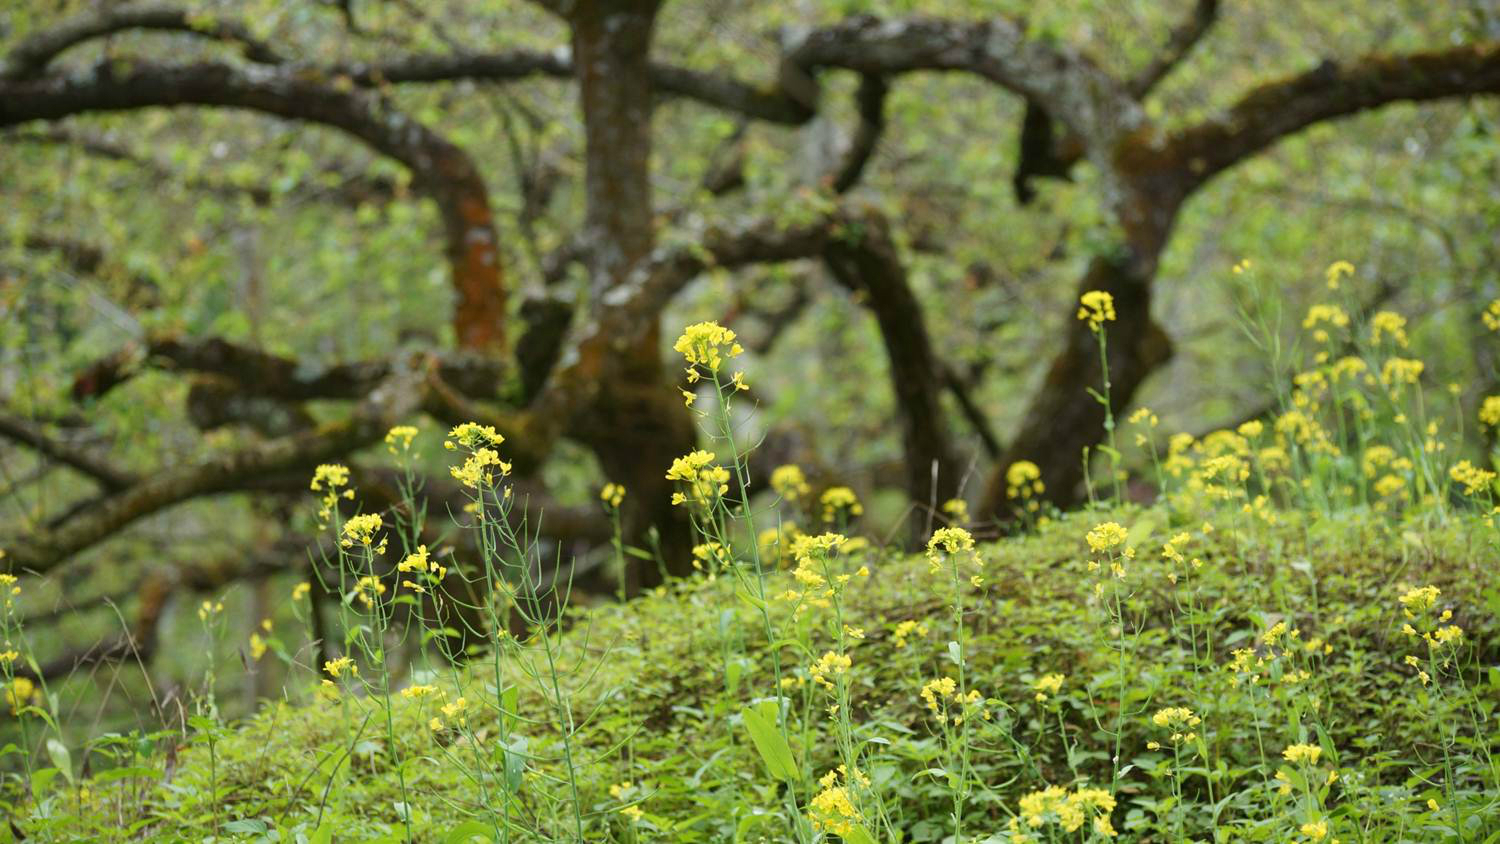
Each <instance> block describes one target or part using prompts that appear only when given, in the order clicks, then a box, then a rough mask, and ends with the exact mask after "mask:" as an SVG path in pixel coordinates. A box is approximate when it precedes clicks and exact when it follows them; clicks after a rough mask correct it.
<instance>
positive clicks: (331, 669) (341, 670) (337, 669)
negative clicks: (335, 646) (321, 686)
mask: <svg viewBox="0 0 1500 844" xmlns="http://www.w3.org/2000/svg"><path fill="white" fill-rule="evenodd" d="M323 670H324V671H327V672H328V676H330V677H334V678H338V677H342V676H344V674H345V673H346V672H347V673H348V675H349V676H350V677H358V676H359V666H358V665H355V664H354V660H352V659H350V658H349V657H347V656H341V657H339V658H338V659H331V660H329V661H327V662H325V663H323Z"/></svg>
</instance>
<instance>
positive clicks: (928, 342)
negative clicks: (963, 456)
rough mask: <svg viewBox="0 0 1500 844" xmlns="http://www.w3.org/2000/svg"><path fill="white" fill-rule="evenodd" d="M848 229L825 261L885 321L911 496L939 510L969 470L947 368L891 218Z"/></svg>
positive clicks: (862, 220)
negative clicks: (948, 404) (963, 463)
mask: <svg viewBox="0 0 1500 844" xmlns="http://www.w3.org/2000/svg"><path fill="white" fill-rule="evenodd" d="M846 228H847V229H848V231H849V232H850V234H848V235H847V236H844V237H838V238H833V239H831V240H829V241H828V244H827V247H826V248H825V249H824V252H823V259H824V261H825V262H826V263H827V265H828V269H829V270H830V271H831V272H832V273H833V277H834V278H835V279H837V280H838V282H839V283H840V284H842V285H843V286H845V287H847V288H849V289H850V290H851V291H856V292H862V293H864V294H865V295H864V304H865V306H866V307H867V308H869V309H870V312H871V313H872V314H873V315H874V316H875V322H876V323H877V324H878V325H879V326H880V336H881V339H882V340H883V341H884V343H885V351H886V363H887V366H888V368H889V370H890V380H891V387H892V390H893V392H894V393H895V394H896V401H895V407H896V414H897V416H898V417H899V418H900V422H901V444H902V449H903V451H904V457H905V464H906V492H907V497H908V500H909V501H912V502H914V503H916V504H918V505H919V508H920V509H922V510H925V509H926V508H927V507H928V506H930V507H932V508H934V509H935V508H936V506H937V505H938V504H941V503H942V502H944V501H946V500H948V499H950V498H952V497H953V496H954V495H955V494H957V492H958V481H959V473H960V472H961V471H962V470H961V469H960V467H959V460H958V456H957V451H956V449H955V448H954V447H953V441H952V437H951V434H950V432H949V430H948V426H947V424H946V422H945V420H946V419H947V414H946V413H945V412H944V410H943V406H942V394H943V389H944V383H943V367H942V365H941V364H940V363H939V362H938V359H937V354H936V353H935V352H934V351H933V348H932V338H931V337H930V336H929V335H928V333H927V322H926V320H925V319H923V317H922V306H921V303H920V302H918V301H917V296H916V294H915V293H913V292H912V289H911V285H910V284H909V283H908V282H907V277H906V267H905V266H904V265H903V264H902V263H901V258H900V256H899V255H898V254H897V252H896V245H895V243H894V242H893V241H892V240H891V235H890V226H889V224H888V223H887V222H886V221H885V218H884V217H882V216H880V215H879V214H878V213H876V212H874V211H870V212H866V213H864V214H862V215H860V216H858V217H856V218H854V219H852V220H850V221H849V223H848V224H847V226H846ZM909 527H910V528H911V529H912V531H913V535H914V538H916V539H920V538H921V536H920V534H921V531H922V530H923V528H924V522H923V521H922V520H917V519H913V520H912V522H911V524H910V525H909Z"/></svg>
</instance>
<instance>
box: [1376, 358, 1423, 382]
mask: <svg viewBox="0 0 1500 844" xmlns="http://www.w3.org/2000/svg"><path fill="white" fill-rule="evenodd" d="M1425 368H1426V365H1425V364H1423V363H1422V362H1421V361H1419V360H1413V359H1411V358H1391V359H1390V360H1387V361H1386V362H1385V365H1384V366H1382V367H1381V369H1380V383H1382V384H1384V385H1386V386H1387V387H1391V386H1396V387H1399V386H1401V385H1402V384H1415V383H1417V379H1418V378H1421V377H1422V370H1423V369H1425Z"/></svg>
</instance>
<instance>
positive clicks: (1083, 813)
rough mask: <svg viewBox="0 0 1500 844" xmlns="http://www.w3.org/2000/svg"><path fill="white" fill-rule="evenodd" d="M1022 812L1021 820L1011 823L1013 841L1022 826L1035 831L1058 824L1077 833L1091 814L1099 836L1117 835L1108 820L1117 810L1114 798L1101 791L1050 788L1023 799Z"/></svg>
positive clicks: (1021, 803) (1082, 787)
mask: <svg viewBox="0 0 1500 844" xmlns="http://www.w3.org/2000/svg"><path fill="white" fill-rule="evenodd" d="M1020 809H1021V812H1020V817H1019V818H1018V819H1013V821H1012V824H1011V829H1010V831H1011V840H1012V841H1015V840H1017V838H1016V836H1017V835H1018V834H1020V824H1021V823H1025V825H1026V826H1027V827H1029V828H1031V829H1033V830H1036V829H1041V828H1042V827H1044V826H1046V825H1047V824H1057V825H1058V826H1060V827H1061V828H1062V830H1063V831H1064V832H1066V833H1074V832H1077V831H1078V830H1079V829H1082V828H1083V825H1084V823H1086V822H1087V821H1088V820H1089V817H1090V815H1092V816H1093V828H1094V832H1095V833H1096V834H1098V835H1100V836H1102V837H1104V838H1114V837H1115V836H1116V835H1117V834H1118V833H1116V832H1115V828H1114V826H1113V825H1112V824H1111V823H1110V820H1109V816H1110V813H1111V812H1113V811H1114V810H1115V798H1114V795H1112V794H1110V793H1109V792H1108V791H1106V790H1104V789H1102V788H1089V787H1087V786H1079V788H1078V789H1077V790H1076V791H1073V792H1069V791H1068V790H1067V789H1066V788H1063V787H1062V786H1060V785H1049V786H1047V787H1046V788H1044V789H1042V790H1041V791H1033V792H1031V793H1030V794H1027V795H1026V796H1024V797H1022V798H1021V802H1020ZM1020 840H1027V839H1025V838H1022V839H1020Z"/></svg>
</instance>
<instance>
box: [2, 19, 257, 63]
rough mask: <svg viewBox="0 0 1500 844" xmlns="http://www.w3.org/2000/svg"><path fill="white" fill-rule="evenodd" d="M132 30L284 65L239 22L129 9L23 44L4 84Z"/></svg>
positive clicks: (53, 30)
mask: <svg viewBox="0 0 1500 844" xmlns="http://www.w3.org/2000/svg"><path fill="white" fill-rule="evenodd" d="M131 29H147V30H159V31H163V32H179V33H183V34H187V35H194V36H198V37H200V38H209V39H213V40H216V41H225V42H230V43H234V44H238V45H239V47H240V49H241V51H242V52H243V53H244V56H245V58H247V59H249V60H250V61H253V62H259V63H261V64H280V63H281V62H282V61H284V59H283V58H282V56H281V55H280V54H279V53H277V52H276V50H274V49H273V48H272V47H271V46H270V45H269V44H267V43H265V42H264V41H261V40H260V39H258V38H256V37H255V35H254V34H253V33H251V32H250V30H249V28H248V27H246V26H244V25H243V24H240V23H237V22H235V21H232V20H224V19H221V18H218V17H216V16H214V15H212V14H208V13H198V12H189V11H187V10H186V9H181V8H177V7H175V6H158V5H150V4H142V5H125V6H114V7H105V8H103V9H99V10H97V11H93V12H88V13H85V14H82V15H79V16H77V17H75V18H72V19H71V20H68V21H65V22H63V23H62V24H60V25H58V26H55V27H52V28H50V29H46V30H43V31H41V32H38V33H36V34H34V35H32V36H30V37H28V38H25V39H23V40H22V41H21V42H20V43H19V44H17V45H16V46H15V47H13V48H12V49H11V51H10V54H9V55H8V56H6V58H5V63H4V66H3V67H0V80H17V79H27V78H30V77H33V76H36V75H38V74H40V73H41V72H42V71H44V70H46V68H47V65H48V64H50V63H51V61H52V60H53V59H55V58H57V57H58V56H59V55H61V54H62V53H64V52H66V51H67V50H69V49H71V48H73V47H75V46H77V45H79V44H82V43H83V42H85V41H91V40H93V39H95V38H102V37H104V36H107V35H114V34H116V33H119V32H124V31H126V30H131Z"/></svg>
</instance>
